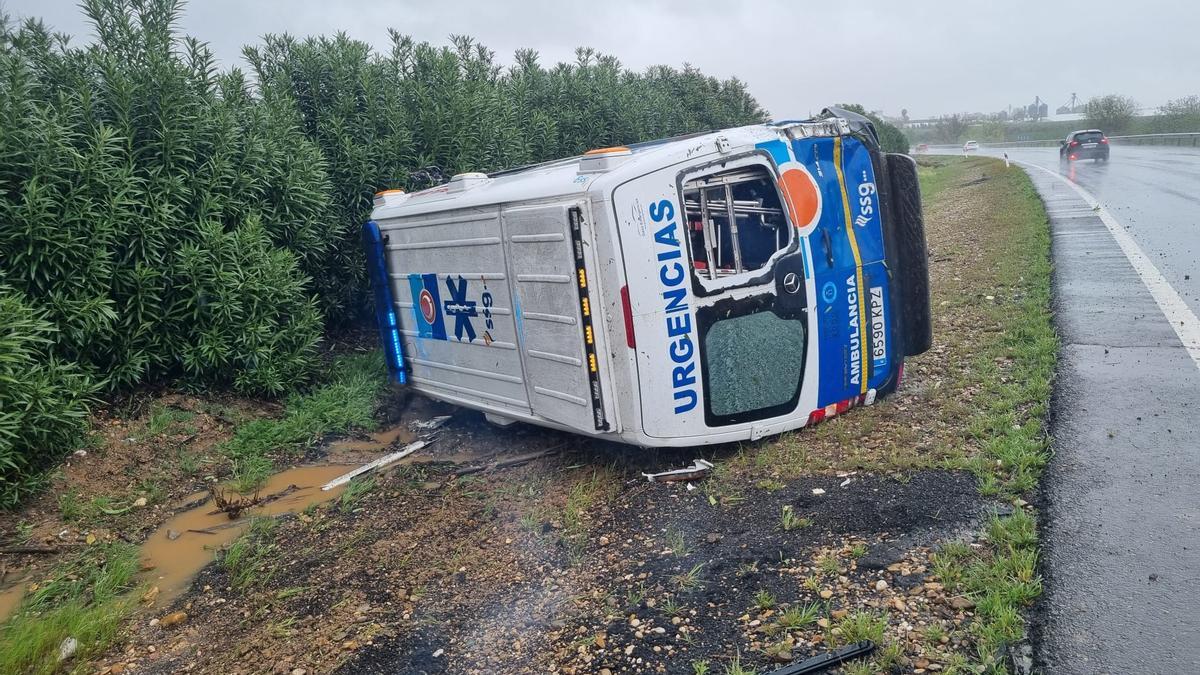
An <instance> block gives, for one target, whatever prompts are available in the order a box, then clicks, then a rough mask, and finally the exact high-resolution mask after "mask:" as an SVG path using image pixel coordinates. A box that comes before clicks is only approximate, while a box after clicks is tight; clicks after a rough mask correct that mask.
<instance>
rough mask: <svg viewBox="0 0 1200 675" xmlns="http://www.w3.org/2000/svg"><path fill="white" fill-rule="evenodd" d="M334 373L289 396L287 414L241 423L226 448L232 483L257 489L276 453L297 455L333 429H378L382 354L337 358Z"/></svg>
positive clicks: (246, 489) (242, 488)
mask: <svg viewBox="0 0 1200 675" xmlns="http://www.w3.org/2000/svg"><path fill="white" fill-rule="evenodd" d="M329 372H330V377H331V379H330V380H329V381H328V382H326V383H325V384H323V385H321V386H319V387H317V388H316V389H314V390H312V391H311V392H309V393H307V394H296V395H293V396H291V397H290V398H288V400H287V402H286V404H285V408H284V412H283V416H282V417H279V418H277V419H259V420H253V421H250V422H246V423H244V424H241V425H240V426H238V427H237V429H236V430H235V431H234V435H233V438H231V439H230V440H229V441H228V442H227V443H225V444H224V445H223V446H222V447H221V450H222V452H224V453H225V455H227V456H228V457H229V458H230V460H232V462H233V487H234V489H235V490H237V491H238V492H243V493H248V492H253V491H254V490H255V489H256V488H258V487H260V486H261V485H262V484H263V483H264V482H265V481H266V479H267V477H268V476H270V475H271V473H272V472H273V471H274V463H273V462H272V459H271V458H272V456H276V455H281V454H282V455H291V456H296V455H298V454H300V453H303V452H304V451H306V450H308V449H309V448H311V447H313V446H314V445H315V444H316V443H318V442H319V441H320V440H321V439H323V438H325V437H326V436H329V435H332V434H342V433H346V432H348V431H350V430H352V429H368V430H369V429H373V428H374V426H375V420H374V414H375V410H376V408H377V407H378V404H379V398H380V396H381V394H382V393H383V392H384V390H385V386H386V380H385V375H384V374H385V372H386V369H385V368H384V366H383V356H382V354H381V353H380V352H378V351H374V352H370V353H368V354H357V355H350V356H343V357H340V358H338V359H337V360H336V361H334V363H333V364H332V365H331V366H330V369H329Z"/></svg>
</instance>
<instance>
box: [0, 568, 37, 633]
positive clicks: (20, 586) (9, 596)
mask: <svg viewBox="0 0 1200 675" xmlns="http://www.w3.org/2000/svg"><path fill="white" fill-rule="evenodd" d="M29 583H30V579H29V578H28V577H26V578H23V579H20V580H19V581H17V582H16V583H15V584H13V585H12V586H10V587H8V588H5V589H4V590H0V623H3V622H4V621H7V620H8V617H10V616H12V615H13V614H15V613H16V611H17V605H19V604H21V598H22V597H24V595H25V589H26V588H27V587H28V586H29Z"/></svg>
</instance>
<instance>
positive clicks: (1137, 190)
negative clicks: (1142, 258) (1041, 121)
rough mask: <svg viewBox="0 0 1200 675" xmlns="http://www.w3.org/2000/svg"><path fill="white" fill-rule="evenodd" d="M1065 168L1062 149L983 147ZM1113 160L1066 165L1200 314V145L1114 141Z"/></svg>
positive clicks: (1044, 165) (1070, 174)
mask: <svg viewBox="0 0 1200 675" xmlns="http://www.w3.org/2000/svg"><path fill="white" fill-rule="evenodd" d="M1003 152H1007V153H1008V156H1009V157H1010V158H1011V159H1014V160H1019V161H1021V162H1026V163H1029V164H1036V165H1037V166H1040V167H1042V168H1045V169H1048V170H1051V171H1054V172H1060V167H1059V162H1058V148H1005V149H1003V150H1000V149H984V150H983V153H984V154H989V155H995V156H1000V155H1001V153H1003ZM1111 153H1112V156H1111V159H1110V160H1109V161H1108V162H1107V163H1105V162H1099V163H1093V162H1092V161H1091V160H1086V161H1083V162H1074V163H1072V164H1071V165H1070V167H1069V168H1067V169H1064V170H1062V171H1061V172H1060V173H1063V174H1064V175H1065V176H1067V177H1068V178H1070V179H1071V180H1072V181H1074V182H1075V183H1076V184H1078V185H1079V186H1080V187H1082V188H1084V189H1085V190H1087V191H1088V192H1089V193H1091V194H1092V195H1093V196H1095V198H1096V199H1097V201H1098V202H1099V203H1100V204H1101V205H1102V206H1103V207H1104V208H1105V209H1106V210H1107V211H1108V212H1109V213H1110V214H1111V215H1112V216H1113V217H1114V218H1115V219H1116V220H1117V221H1118V222H1119V223H1120V224H1121V225H1122V227H1124V228H1125V230H1126V231H1127V232H1129V234H1130V235H1131V236H1132V237H1133V239H1134V241H1136V242H1137V244H1138V246H1139V247H1141V249H1142V250H1143V251H1145V253H1146V255H1147V256H1149V257H1150V260H1151V262H1152V263H1153V264H1154V266H1155V267H1156V268H1158V271H1159V272H1161V273H1162V275H1163V277H1164V278H1165V279H1166V280H1167V282H1168V283H1170V284H1171V286H1172V287H1173V288H1174V289H1175V290H1176V291H1177V292H1178V293H1179V295H1180V296H1181V297H1182V298H1183V300H1184V302H1186V303H1187V304H1188V306H1189V307H1190V308H1191V310H1192V312H1193V313H1195V314H1197V315H1200V260H1198V257H1200V148H1173V147H1169V146H1126V145H1114V146H1112V148H1111Z"/></svg>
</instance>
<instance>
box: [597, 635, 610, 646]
mask: <svg viewBox="0 0 1200 675" xmlns="http://www.w3.org/2000/svg"><path fill="white" fill-rule="evenodd" d="M607 642H608V635H606V634H604V633H596V646H597V647H599V648H600V649H604V645H605V643H607Z"/></svg>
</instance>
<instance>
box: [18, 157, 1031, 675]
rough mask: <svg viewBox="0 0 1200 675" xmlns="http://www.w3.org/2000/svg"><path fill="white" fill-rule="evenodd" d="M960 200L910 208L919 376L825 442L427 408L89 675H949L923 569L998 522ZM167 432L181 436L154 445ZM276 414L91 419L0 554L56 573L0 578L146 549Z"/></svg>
mask: <svg viewBox="0 0 1200 675" xmlns="http://www.w3.org/2000/svg"><path fill="white" fill-rule="evenodd" d="M980 175H983V176H984V180H982V181H975V182H972V181H974V180H975V179H976V178H978V177H979V176H980ZM966 177H967V178H969V179H970V180H966V179H962V178H959V179H957V180H959V181H960V184H956V185H954V186H951V187H948V188H946V189H944V190H942V191H941V192H940V193H939V197H938V199H937V200H935V201H932V202H928V203H927V213H926V218H927V228H928V238H929V241H930V246H931V275H932V283H933V288H934V312H935V340H936V345H935V347H934V349H933V350H931V351H930V352H929V353H927V354H924V355H922V356H920V357H916V358H913V359H910V360H909V361H908V363H907V364H906V382H905V384H904V385H903V387H902V389H901V390H900V391H899V392H897V394H896V395H894V396H893V397H890V398H887V399H884V400H883V401H880V402H879V403H877V404H876V405H874V406H872V407H870V408H865V409H860V410H855V411H852V412H851V413H849V414H847V415H845V416H843V417H839V418H835V419H833V420H830V421H828V422H826V423H824V424H822V425H821V426H819V427H817V428H815V429H811V430H803V431H801V432H798V433H796V434H789V435H786V436H783V437H777V438H771V439H765V440H763V441H760V442H756V443H746V444H741V445H738V446H726V447H718V448H705V449H697V450H688V451H647V450H640V449H634V448H628V447H624V446H619V445H614V444H607V443H598V442H592V441H588V440H585V439H581V438H578V437H575V436H571V435H568V434H563V433H559V432H553V431H547V430H543V429H537V428H532V427H527V426H523V425H514V426H512V427H508V428H497V427H494V426H491V425H489V424H487V423H485V422H484V421H483V420H482V418H481V417H480V416H479V415H477V414H475V413H471V412H466V411H454V410H453V409H450V408H444V407H441V406H439V405H437V404H431V403H429V402H424V401H417V402H415V404H414V405H413V406H411V407H410V408H409V409H408V410H407V411H406V412H404V413H403V415H401V414H399V413H398V411H397V410H395V409H394V408H392V409H389V410H384V411H381V413H380V416H381V420H382V422H383V424H384V426H385V427H388V426H399V427H402V428H405V429H407V428H408V427H409V425H411V424H412V423H413V422H417V421H420V420H425V419H429V418H430V417H432V416H434V415H437V414H440V413H443V412H452V413H453V415H454V416H453V418H452V420H451V421H450V422H449V423H447V424H446V425H445V426H444V427H442V428H441V429H439V430H438V431H437V432H436V440H434V442H433V444H432V445H431V446H430V447H429V448H428V450H426V451H423V452H422V453H419V454H418V455H415V456H414V457H413V458H411V460H410V461H409V462H408V463H405V464H402V465H400V466H397V467H395V468H393V469H391V470H389V471H387V472H385V473H383V474H382V475H379V476H377V477H375V478H374V479H373V480H372V481H371V482H370V483H369V484H366V485H365V487H364V489H363V490H362V491H361V494H356V495H355V498H354V499H353V500H349V499H345V498H339V499H334V500H331V501H327V502H324V503H321V504H316V505H314V506H312V507H311V508H307V509H303V510H299V511H297V512H293V513H287V514H285V515H283V516H280V517H279V518H277V523H278V524H277V526H276V527H274V528H273V529H272V530H271V531H270V532H269V534H267V535H264V537H263V538H262V540H261V541H259V542H258V545H259V546H260V550H261V552H262V556H261V557H260V558H258V559H255V560H256V562H254V563H253V564H252V566H251V569H250V571H251V573H250V574H249V575H244V574H243V575H240V576H238V577H237V578H235V576H234V570H232V569H231V567H230V566H229V565H226V564H222V563H220V562H218V563H216V564H210V565H208V566H207V567H205V568H204V569H203V570H202V571H201V572H200V573H199V574H198V575H197V577H196V579H195V581H194V582H193V583H192V584H191V586H190V588H189V589H188V590H187V591H186V592H185V593H183V594H182V595H181V596H179V597H178V598H175V599H174V600H171V601H169V602H163V601H160V600H157V599H153V600H149V601H147V602H144V603H142V604H141V605H140V606H139V608H138V609H137V610H136V611H135V612H134V614H133V616H132V618H131V619H130V620H129V623H128V627H127V631H126V634H125V636H124V638H123V639H122V640H121V641H120V643H119V644H118V645H117V646H116V647H114V648H113V649H111V650H110V651H109V652H108V653H107V654H105V655H104V656H103V657H102V658H99V659H97V660H96V661H94V662H93V663H91V664H90V665H88V667H87V668H86V669H85V672H86V671H91V672H102V673H118V672H139V673H177V672H204V673H216V672H221V673H293V674H295V675H299V674H300V673H326V672H338V673H546V672H560V673H602V674H604V673H607V674H614V673H641V672H646V673H694V674H697V675H702V674H703V673H706V672H707V673H745V672H755V671H757V672H766V671H768V670H770V669H772V668H774V667H778V666H780V665H782V664H785V663H787V662H790V661H792V660H795V659H800V658H803V657H806V656H809V655H813V654H818V653H821V652H823V651H825V650H827V649H828V648H830V647H831V646H834V645H838V644H844V643H849V642H853V641H856V640H859V639H863V638H871V639H873V640H875V641H876V642H877V643H878V644H879V648H878V649H877V651H876V652H875V654H874V655H873V656H872V659H873V660H872V661H871V662H870V664H871V665H870V666H869V669H868V670H866V672H873V671H876V670H878V671H882V672H917V673H922V672H936V671H946V672H950V671H954V670H956V669H958V668H959V667H960V665H958V664H961V662H962V659H961V655H963V654H970V653H971V652H972V649H973V637H972V634H971V632H970V630H969V628H970V625H971V621H972V607H973V602H972V601H971V600H969V599H967V598H964V597H959V596H955V595H954V594H952V593H950V592H949V591H948V590H947V589H946V588H945V587H944V584H943V583H942V581H941V580H940V579H939V578H938V577H937V575H936V574H934V572H933V563H932V561H931V557H930V556H931V554H932V553H933V552H934V551H935V550H936V549H937V548H938V547H939V546H942V545H944V544H945V543H946V542H963V543H965V544H966V545H968V546H974V547H980V546H983V545H984V543H983V542H982V540H981V539H980V538H979V537H978V533H979V531H980V530H981V528H982V523H983V521H984V519H985V518H986V517H987V515H988V514H991V513H993V512H995V511H996V510H1000V511H1001V512H1003V511H1005V510H1009V511H1011V509H1012V508H1013V507H1012V506H1011V505H1009V504H1003V503H998V502H995V501H992V500H989V499H985V498H983V497H981V496H980V494H979V490H978V489H977V485H976V480H975V478H974V476H973V475H972V474H971V473H969V472H967V471H965V470H963V468H964V467H965V462H966V461H967V460H969V459H970V458H971V457H972V456H973V455H974V454H975V452H976V450H977V447H976V445H977V441H976V440H975V439H974V438H973V437H972V435H971V430H970V429H969V416H968V415H966V414H963V411H964V410H965V409H967V408H968V407H969V406H970V405H971V404H972V397H973V396H974V395H975V389H974V387H973V385H972V372H971V366H970V363H971V355H972V353H973V352H974V350H975V349H976V346H977V343H978V341H979V340H982V339H986V334H987V333H988V331H991V330H993V326H991V325H989V324H987V323H986V322H984V321H983V320H981V319H980V317H979V316H978V315H977V314H975V313H973V310H972V306H973V305H972V303H973V302H974V301H975V300H976V299H979V298H983V297H985V296H988V295H991V294H994V293H996V290H995V289H994V288H992V287H990V286H987V285H986V283H985V282H984V281H981V280H980V279H981V277H980V275H979V274H978V273H977V272H972V271H969V270H973V269H974V268H975V267H977V266H978V265H979V263H980V261H981V260H983V259H984V257H985V256H986V255H987V253H988V252H987V251H986V250H984V251H978V250H977V249H978V248H979V242H980V241H983V242H985V243H986V242H989V241H991V240H990V239H989V238H988V237H987V236H985V235H984V233H985V231H986V229H987V225H988V221H987V218H986V213H984V212H982V208H981V207H976V209H975V210H972V209H971V208H969V207H968V206H965V205H966V204H970V203H972V200H976V198H978V197H979V196H980V195H986V190H987V185H986V171H981V170H978V169H977V170H974V172H973V173H969V172H968V173H967V174H966ZM976 201H978V200H976ZM995 245H996V246H1000V245H1001V243H1000V242H997V243H996V244H995ZM168 409H169V410H178V411H183V412H184V413H186V414H183V415H177V416H175V417H177V418H178V419H173V420H172V421H170V423H169V424H167V426H165V427H161V423H162V418H161V413H162V411H163V410H168ZM277 412H278V408H277V407H275V406H273V405H272V404H265V403H262V402H257V401H249V400H244V399H236V398H232V397H211V396H197V395H191V394H183V393H177V392H157V393H154V392H151V393H145V394H141V395H139V397H137V398H135V399H133V400H131V401H130V402H127V403H125V404H123V405H114V406H113V407H111V408H109V409H105V410H101V411H98V413H97V415H96V425H95V426H96V428H97V430H98V434H97V437H96V440H95V442H94V443H93V444H92V447H91V448H90V449H89V450H88V453H87V454H86V456H78V457H73V458H71V460H70V461H68V462H67V463H66V464H65V465H64V467H63V470H62V472H61V474H60V475H59V476H57V477H56V478H55V479H54V481H53V485H52V488H51V489H50V490H49V491H47V492H46V493H45V494H44V495H42V496H40V497H38V498H36V499H34V500H33V501H32V502H31V503H30V504H29V506H28V507H27V508H26V509H25V510H24V511H22V512H18V513H10V514H0V528H2V531H3V533H5V535H6V536H5V537H4V539H5V540H11V539H12V538H14V537H15V533H18V532H22V533H24V534H25V539H26V540H28V541H31V542H35V543H38V544H39V545H45V546H46V547H48V548H53V549H55V550H57V551H61V553H25V554H8V555H4V556H0V557H2V564H3V565H4V567H3V569H0V582H3V587H4V588H8V589H9V590H10V591H11V589H14V588H20V587H21V585H28V584H29V583H31V582H35V581H36V580H37V579H38V578H39V575H44V574H45V573H46V570H48V569H49V567H50V566H51V565H52V564H53V563H54V562H55V561H56V560H57V559H58V558H60V557H61V556H63V555H68V554H69V553H70V551H71V550H73V548H75V547H79V546H86V545H88V543H89V542H92V541H96V540H101V541H103V540H112V539H121V540H125V541H128V542H131V543H141V542H143V541H144V540H145V539H146V538H147V537H149V536H151V534H152V533H154V532H155V530H156V529H157V528H159V527H160V526H161V525H162V524H163V523H164V522H165V521H166V520H167V519H168V518H169V517H170V516H172V515H174V514H175V513H177V512H179V511H180V504H181V500H183V499H184V498H185V497H187V496H188V495H191V494H193V493H195V492H197V491H198V490H202V489H204V488H205V487H207V486H208V485H211V484H213V483H214V482H218V481H219V480H220V479H221V478H222V477H224V476H227V475H228V474H229V466H228V462H227V461H226V460H224V459H222V458H221V456H220V454H219V453H217V452H215V451H214V447H215V446H216V444H218V443H220V442H223V441H224V440H227V439H228V438H229V437H230V435H231V434H232V430H233V428H234V427H235V425H237V424H238V423H239V422H242V421H244V420H247V419H253V418H255V417H261V416H269V415H271V414H275V413H277ZM156 413H157V414H158V415H160V417H157V418H155V419H157V420H158V422H157V424H156V425H154V428H149V427H150V426H151V424H150V420H151V418H152V417H154V416H155V414H156ZM168 417H171V415H168ZM160 427H161V428H160ZM420 433H421V432H420V431H419V430H416V431H411V432H409V433H406V434H403V435H399V436H397V437H396V438H395V439H394V440H395V442H394V443H392V444H391V446H390V447H391V448H392V449H394V448H396V447H398V446H399V444H400V443H401V442H403V441H404V440H407V439H408V438H410V437H413V436H416V435H419V434H420ZM370 449H371V448H370V446H369V445H368V446H366V448H365V449H361V452H359V453H358V454H355V453H348V452H346V451H344V450H343V451H341V452H335V453H334V455H335V456H333V457H330V456H329V445H328V444H323V445H321V446H320V447H319V448H318V449H317V450H315V451H312V452H310V453H308V454H307V455H306V456H305V457H302V458H299V459H298V460H296V462H297V463H314V462H316V463H319V462H330V461H347V462H349V461H352V460H353V461H359V460H363V459H370V458H371V457H372V456H377V455H378V454H382V450H383V449H384V448H383V447H380V448H375V449H374V450H375V452H368V450H370ZM538 453H545V454H541V455H538ZM534 455H537V456H534ZM526 456H530V457H529V458H528V459H527V461H518V462H514V463H513V464H514V465H512V466H494V465H495V463H496V462H497V461H499V462H501V463H503V462H504V461H505V460H510V459H512V458H519V459H520V458H526ZM695 457H705V458H708V459H710V460H712V461H713V462H714V463H716V464H717V470H716V471H715V472H714V473H713V475H712V476H711V477H709V478H707V479H705V480H702V481H697V482H695V483H693V484H690V485H689V484H685V483H674V484H662V483H651V482H648V481H646V479H645V478H644V477H642V475H641V474H642V472H643V471H661V470H665V469H672V468H680V467H683V466H685V465H687V464H688V463H690V462H691V460H692V459H693V458H695ZM481 467H490V468H485V469H484V470H477V469H480V468H481ZM148 477H149V478H148ZM64 495H70V496H68V497H64ZM139 497H148V499H147V500H146V505H145V506H136V505H135V503H136V501H137V499H138V498H139ZM97 498H100V504H99V505H97V504H96V501H97ZM64 500H65V502H66V503H67V507H64ZM72 504H73V505H74V506H72ZM213 555H214V557H220V552H219V551H213ZM147 575H148V577H149V576H150V575H152V571H149V570H148V571H147ZM147 584H148V585H150V584H151V582H149V581H147ZM144 588H145V587H144ZM179 612H183V613H184V614H185V615H186V616H185V617H184V618H182V619H181V620H179V621H177V622H166V621H163V619H164V618H165V617H167V616H169V615H172V614H175V615H176V616H178V613H179ZM166 623H172V625H169V626H168V625H165V624H166ZM956 655H959V656H958V657H956ZM861 667H862V666H861V665H860V670H859V671H853V672H863V671H862V670H861Z"/></svg>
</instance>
